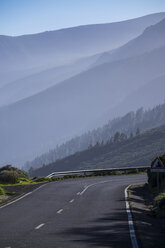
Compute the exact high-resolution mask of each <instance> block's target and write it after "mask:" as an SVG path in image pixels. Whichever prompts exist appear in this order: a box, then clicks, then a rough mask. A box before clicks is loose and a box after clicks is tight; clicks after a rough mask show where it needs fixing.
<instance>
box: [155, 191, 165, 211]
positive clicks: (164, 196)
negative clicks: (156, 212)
mask: <svg viewBox="0 0 165 248" xmlns="http://www.w3.org/2000/svg"><path fill="white" fill-rule="evenodd" d="M154 203H155V205H156V206H158V207H159V208H161V207H163V206H164V205H165V193H161V194H159V195H158V196H157V197H155V199H154Z"/></svg>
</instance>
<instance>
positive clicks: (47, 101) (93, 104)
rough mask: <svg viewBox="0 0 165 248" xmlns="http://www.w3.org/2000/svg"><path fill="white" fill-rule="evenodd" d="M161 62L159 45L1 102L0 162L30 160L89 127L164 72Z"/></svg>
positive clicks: (164, 50)
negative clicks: (21, 97)
mask: <svg viewBox="0 0 165 248" xmlns="http://www.w3.org/2000/svg"><path fill="white" fill-rule="evenodd" d="M164 64H165V47H162V48H160V49H157V50H154V51H153V52H150V53H146V54H144V55H142V56H138V57H135V58H129V59H125V60H121V61H117V62H115V63H106V64H103V65H101V66H98V67H95V68H92V69H90V70H88V71H86V72H84V73H81V74H79V75H77V76H75V77H73V78H71V79H69V80H66V81H64V82H63V83H60V84H58V85H56V86H54V87H52V88H49V89H47V90H45V91H44V92H42V93H40V94H38V95H35V96H33V97H30V98H27V99H25V100H22V101H20V102H17V103H15V104H13V105H11V106H7V107H4V108H1V109H0V119H1V120H3V121H2V122H1V123H0V136H1V140H0V147H1V150H0V157H1V163H2V164H4V163H15V164H19V163H22V162H25V161H27V160H31V159H32V158H33V157H36V155H37V154H42V153H44V152H45V151H46V150H49V149H50V148H52V147H54V146H55V145H56V144H59V143H61V142H63V141H65V140H68V139H70V138H71V137H73V136H75V135H76V134H81V133H83V132H85V131H86V130H89V124H90V123H91V122H94V120H96V119H97V118H99V117H100V116H102V114H103V113H105V112H106V111H108V110H109V109H110V108H111V109H112V108H114V107H116V106H117V105H118V104H119V103H120V102H122V100H124V99H125V98H126V96H128V95H130V94H131V92H133V91H135V90H136V89H138V88H140V87H141V86H143V85H144V84H145V83H146V82H148V81H150V80H152V79H153V78H156V77H159V76H160V75H162V74H164ZM161 90H162V89H161ZM153 93H154V92H153ZM130 104H131V103H130ZM126 112H128V111H126ZM113 117H114V116H113V115H111V116H110V118H111V119H112V118H113Z"/></svg>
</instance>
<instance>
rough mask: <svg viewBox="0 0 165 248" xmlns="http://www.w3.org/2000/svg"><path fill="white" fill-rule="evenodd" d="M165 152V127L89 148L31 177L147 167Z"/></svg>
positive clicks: (32, 172)
mask: <svg viewBox="0 0 165 248" xmlns="http://www.w3.org/2000/svg"><path fill="white" fill-rule="evenodd" d="M164 150H165V125H163V126H160V127H158V128H155V129H151V130H150V131H147V132H145V133H143V134H141V135H138V136H136V137H134V138H129V139H124V140H118V141H115V140H113V141H111V142H110V143H108V144H106V145H103V146H95V147H92V148H89V149H88V150H85V151H83V152H79V153H76V154H74V155H71V156H69V157H66V158H64V159H62V160H58V161H57V162H55V163H52V164H49V165H44V166H43V167H42V168H39V169H37V170H31V172H30V173H31V176H46V175H49V174H50V173H52V172H55V171H69V170H79V169H95V168H117V167H120V168H121V167H134V166H146V165H150V163H151V160H152V159H153V158H154V157H155V156H158V155H161V154H163V153H164Z"/></svg>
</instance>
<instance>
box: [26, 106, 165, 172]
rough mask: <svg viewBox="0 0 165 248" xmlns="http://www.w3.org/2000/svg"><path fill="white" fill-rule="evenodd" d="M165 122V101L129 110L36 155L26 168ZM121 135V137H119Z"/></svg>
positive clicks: (39, 165)
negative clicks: (151, 107)
mask: <svg viewBox="0 0 165 248" xmlns="http://www.w3.org/2000/svg"><path fill="white" fill-rule="evenodd" d="M164 123H165V103H164V104H162V105H158V106H156V107H155V108H153V109H149V110H146V111H144V110H143V108H140V109H138V110H137V111H136V112H129V113H128V114H126V115H125V116H123V117H121V118H116V119H114V120H112V121H109V122H108V123H107V124H106V125H104V126H103V127H100V128H97V129H94V130H93V131H89V132H88V133H84V134H83V135H81V136H78V137H75V138H73V139H71V140H69V141H67V142H66V143H64V144H62V145H59V146H57V147H56V148H55V149H53V150H50V151H49V152H47V153H45V154H43V155H41V156H39V157H36V158H35V159H34V160H33V161H31V162H29V161H28V162H26V164H25V166H24V169H26V170H28V169H29V168H31V167H33V168H38V167H41V166H43V165H44V164H49V163H52V162H54V161H56V160H57V159H61V158H64V157H67V156H69V155H71V154H74V153H76V152H80V151H83V150H85V149H87V148H88V147H92V146H95V145H98V144H99V145H101V144H102V145H103V144H106V143H107V142H111V141H112V140H113V141H114V142H115V140H118V139H121V140H124V139H127V138H128V137H130V138H133V137H134V136H135V135H138V134H139V133H140V131H145V130H148V129H151V128H154V127H157V126H160V125H163V124H164ZM118 136H119V137H118Z"/></svg>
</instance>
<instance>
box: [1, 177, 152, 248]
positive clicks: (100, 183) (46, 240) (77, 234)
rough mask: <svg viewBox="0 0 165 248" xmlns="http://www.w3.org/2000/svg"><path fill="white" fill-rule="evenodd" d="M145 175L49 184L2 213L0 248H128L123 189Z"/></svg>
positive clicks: (140, 180)
mask: <svg viewBox="0 0 165 248" xmlns="http://www.w3.org/2000/svg"><path fill="white" fill-rule="evenodd" d="M146 180H147V179H146V175H144V174H143V175H129V176H111V177H95V178H84V179H74V180H65V181H58V182H52V183H49V184H47V185H45V186H43V187H41V188H39V189H38V190H37V191H34V192H33V193H32V194H30V195H27V196H26V197H24V198H23V199H21V200H19V201H17V202H14V203H13V204H11V205H9V206H6V207H4V208H1V209H0V248H9V247H10V248H63V247H66V248H87V247H115V248H118V247H120V248H121V247H122V248H124V247H126V248H129V247H131V242H130V237H129V228H128V222H127V214H126V211H125V199H124V189H125V187H126V186H127V185H129V184H135V183H143V182H146Z"/></svg>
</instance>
